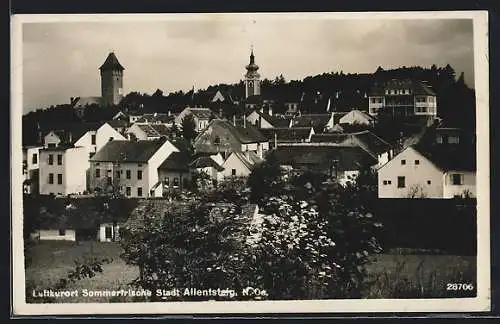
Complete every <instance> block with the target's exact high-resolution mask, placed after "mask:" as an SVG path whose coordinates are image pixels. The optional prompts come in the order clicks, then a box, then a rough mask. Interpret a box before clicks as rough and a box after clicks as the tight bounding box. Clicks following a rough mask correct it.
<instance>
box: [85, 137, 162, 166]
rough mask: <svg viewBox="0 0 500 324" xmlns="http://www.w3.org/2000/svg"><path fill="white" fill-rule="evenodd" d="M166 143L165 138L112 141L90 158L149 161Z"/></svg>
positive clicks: (115, 160)
mask: <svg viewBox="0 0 500 324" xmlns="http://www.w3.org/2000/svg"><path fill="white" fill-rule="evenodd" d="M164 143H165V141H164V140H155V141H147V140H146V141H110V142H108V143H106V145H104V146H103V147H102V148H101V149H100V150H99V151H98V152H97V153H96V154H95V155H94V156H93V157H92V158H91V159H90V160H91V161H106V162H147V161H148V160H149V159H150V158H151V157H152V156H153V155H154V154H155V153H156V151H158V149H159V148H160V147H161V146H162V145H163V144H164Z"/></svg>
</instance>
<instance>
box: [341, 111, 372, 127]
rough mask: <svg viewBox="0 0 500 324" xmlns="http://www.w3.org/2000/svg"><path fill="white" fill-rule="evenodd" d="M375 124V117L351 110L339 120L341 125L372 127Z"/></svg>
mask: <svg viewBox="0 0 500 324" xmlns="http://www.w3.org/2000/svg"><path fill="white" fill-rule="evenodd" d="M373 123H374V119H373V117H371V116H370V115H368V114H366V113H364V112H362V111H360V110H357V109H354V110H351V111H350V112H348V113H347V114H345V115H344V116H342V117H341V118H340V119H339V124H349V125H366V126H371V125H373Z"/></svg>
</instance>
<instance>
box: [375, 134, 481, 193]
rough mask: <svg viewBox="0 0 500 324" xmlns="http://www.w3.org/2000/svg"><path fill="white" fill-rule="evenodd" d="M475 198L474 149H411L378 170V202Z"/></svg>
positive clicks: (455, 147) (420, 144)
mask: <svg viewBox="0 0 500 324" xmlns="http://www.w3.org/2000/svg"><path fill="white" fill-rule="evenodd" d="M475 195H476V153H475V147H474V146H473V145H426V144H424V143H419V144H416V145H412V146H409V147H407V148H405V149H404V150H403V151H401V152H400V153H399V154H397V155H396V156H394V158H393V159H391V160H390V161H389V162H387V163H386V164H384V165H383V166H382V167H380V168H379V169H378V196H379V198H454V197H457V196H459V197H475Z"/></svg>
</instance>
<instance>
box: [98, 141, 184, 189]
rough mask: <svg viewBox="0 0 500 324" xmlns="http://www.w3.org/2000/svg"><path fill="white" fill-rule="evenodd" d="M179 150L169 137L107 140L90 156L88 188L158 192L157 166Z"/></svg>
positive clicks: (159, 180)
mask: <svg viewBox="0 0 500 324" xmlns="http://www.w3.org/2000/svg"><path fill="white" fill-rule="evenodd" d="M179 151H180V150H179V149H178V148H177V147H175V146H174V145H173V144H172V143H171V142H170V141H169V140H166V139H159V140H144V141H111V142H109V143H107V144H106V145H105V146H104V147H103V148H102V149H101V150H99V151H98V152H97V153H96V154H95V155H94V156H93V157H92V158H91V159H90V189H91V190H97V191H106V190H110V188H111V189H112V190H118V191H120V192H121V193H123V194H124V195H125V196H126V197H139V198H140V197H158V196H160V197H161V195H162V190H163V188H162V186H161V185H159V183H161V179H160V176H159V171H158V168H159V167H160V166H161V165H162V163H163V162H164V161H165V160H166V159H167V158H168V157H169V156H170V154H172V153H173V152H179Z"/></svg>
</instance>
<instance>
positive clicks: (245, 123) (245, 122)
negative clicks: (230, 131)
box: [243, 114, 247, 128]
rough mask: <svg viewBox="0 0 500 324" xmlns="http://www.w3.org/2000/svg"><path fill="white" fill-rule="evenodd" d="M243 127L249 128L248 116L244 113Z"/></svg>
mask: <svg viewBox="0 0 500 324" xmlns="http://www.w3.org/2000/svg"><path fill="white" fill-rule="evenodd" d="M243 128H247V116H246V115H245V114H243Z"/></svg>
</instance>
